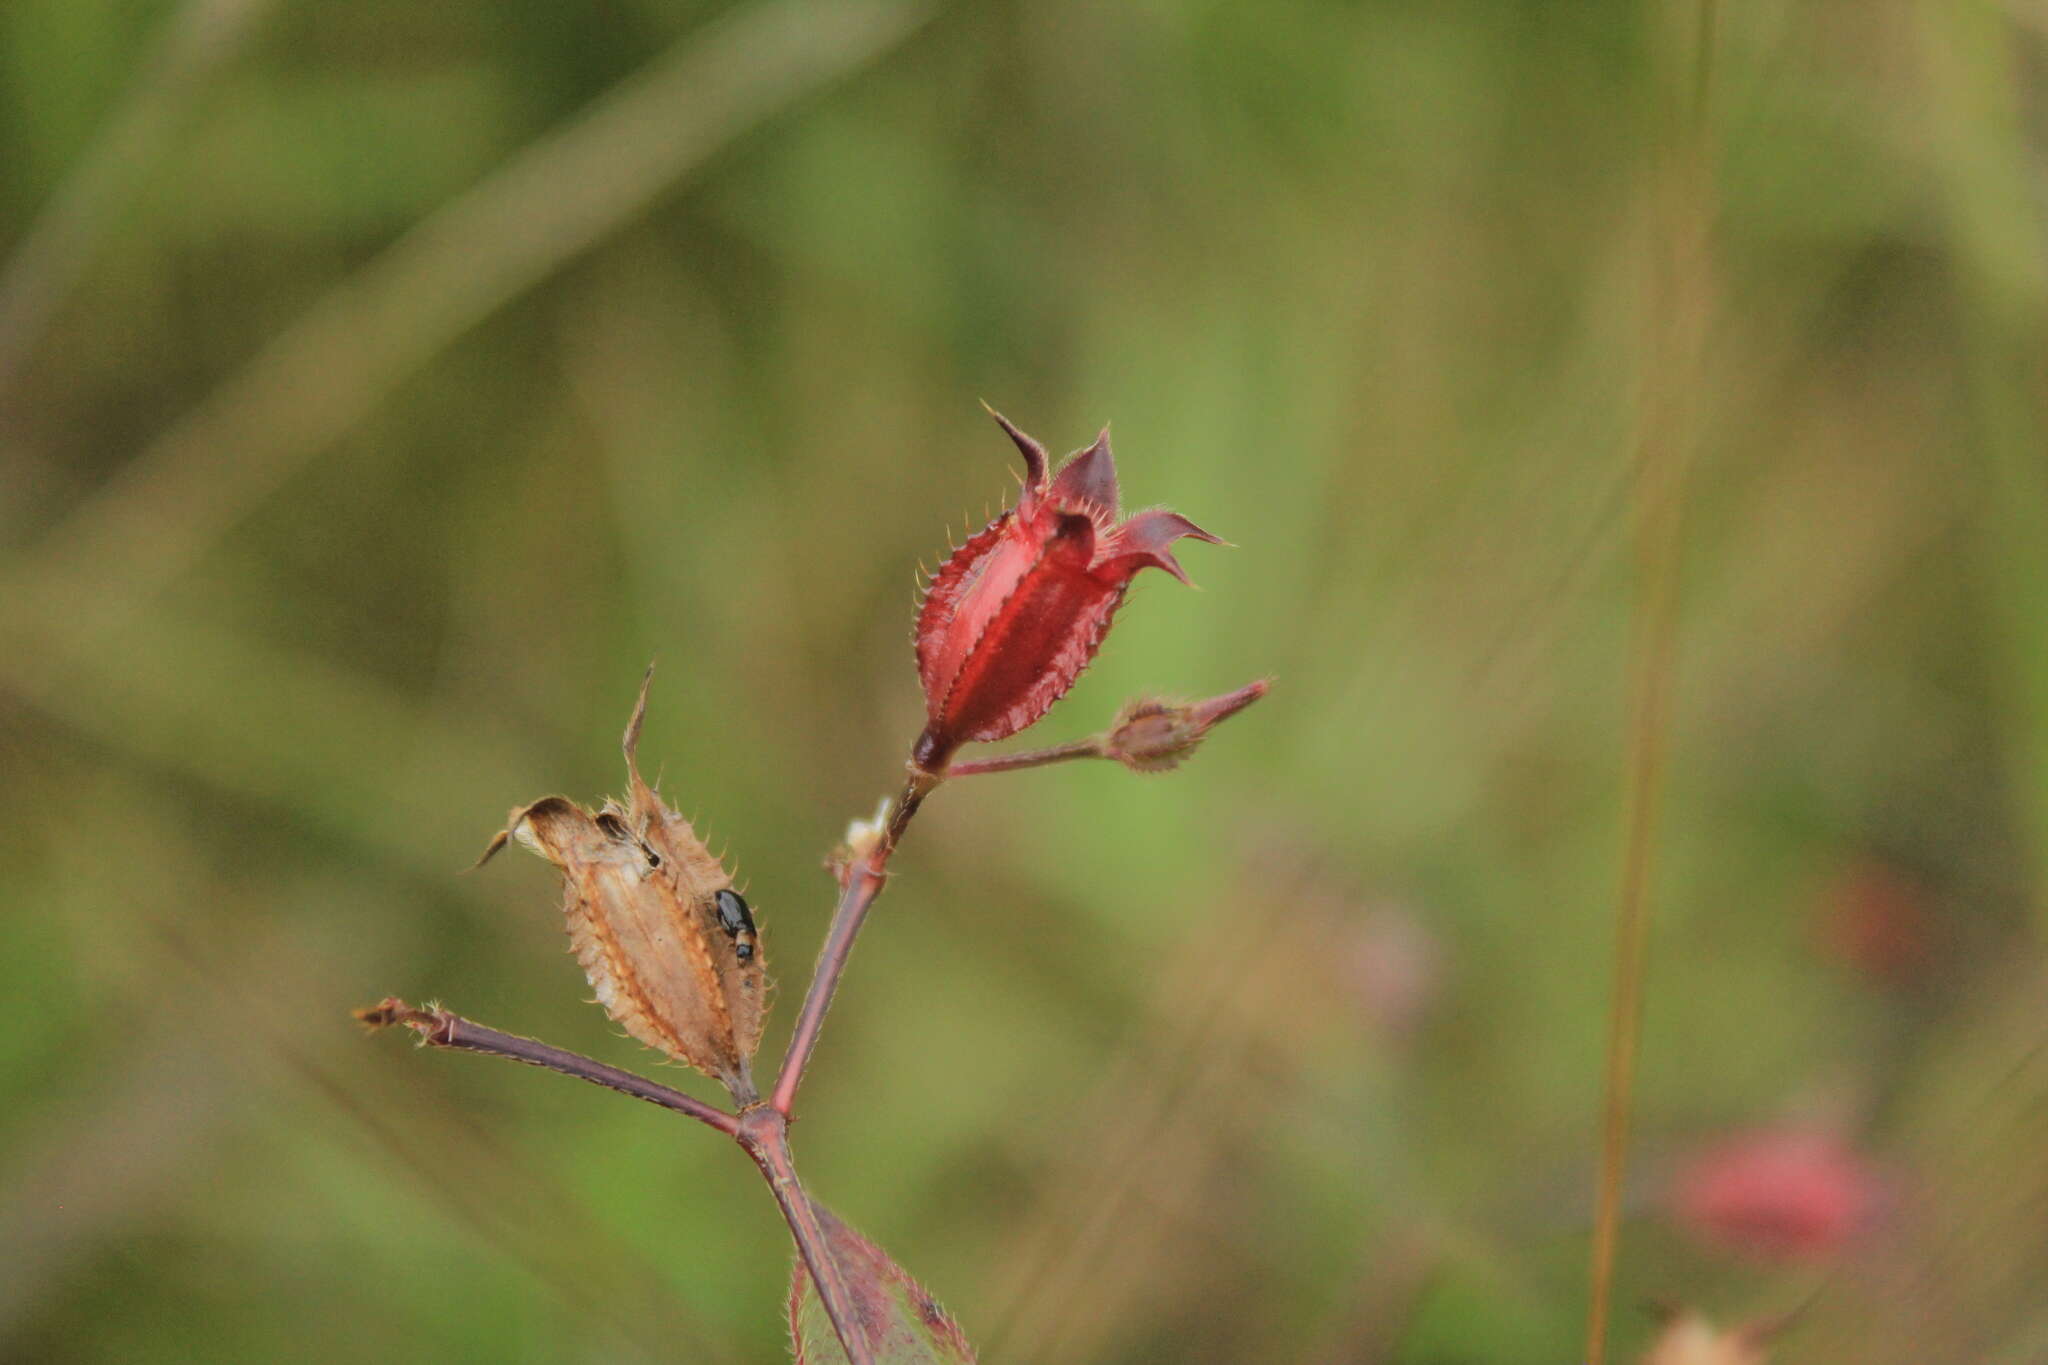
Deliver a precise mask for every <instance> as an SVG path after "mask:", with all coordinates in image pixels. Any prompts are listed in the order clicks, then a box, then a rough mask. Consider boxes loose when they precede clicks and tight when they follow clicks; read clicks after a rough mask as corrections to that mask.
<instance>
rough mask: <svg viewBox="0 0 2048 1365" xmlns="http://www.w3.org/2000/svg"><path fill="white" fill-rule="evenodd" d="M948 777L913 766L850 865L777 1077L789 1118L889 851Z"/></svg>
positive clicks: (777, 1097)
mask: <svg viewBox="0 0 2048 1365" xmlns="http://www.w3.org/2000/svg"><path fill="white" fill-rule="evenodd" d="M943 780H944V775H943V774H935V773H930V772H927V771H925V770H924V769H922V768H918V767H912V768H911V770H910V778H909V780H908V781H906V782H905V783H904V785H903V794H902V795H901V796H899V797H898V798H897V799H896V804H895V806H894V808H893V809H892V810H891V811H890V814H889V824H888V827H887V828H886V829H884V830H883V831H882V834H881V837H880V838H878V839H877V840H876V841H875V842H874V844H873V845H872V846H871V847H870V848H868V849H865V850H857V851H856V853H855V855H854V860H853V862H852V863H851V864H849V865H848V867H847V869H846V874H845V884H844V886H843V888H842V889H841V891H840V893H839V904H838V905H837V906H835V907H834V908H833V910H832V925H831V927H830V928H829V929H827V930H826V931H825V945H824V947H822V948H820V949H819V950H818V965H817V968H816V969H815V970H814V971H813V972H812V973H811V984H810V987H809V989H807V990H806V991H805V992H804V1003H803V1008H802V1010H800V1011H799V1012H798V1013H797V1017H796V1029H795V1031H794V1032H792V1033H791V1034H790V1037H789V1050H788V1051H787V1052H786V1053H784V1054H783V1058H782V1072H781V1074H780V1075H778V1076H777V1077H776V1078H775V1089H774V1091H773V1092H772V1094H771V1096H770V1098H769V1103H770V1104H772V1105H773V1106H774V1107H775V1110H776V1112H777V1113H779V1114H781V1115H782V1116H783V1117H784V1118H788V1117H790V1116H791V1111H792V1109H793V1108H794V1107H795V1105H796V1090H797V1087H798V1086H799V1085H801V1084H802V1083H803V1079H804V1068H805V1067H806V1066H808V1065H809V1064H810V1060H811V1053H812V1051H813V1050H814V1049H815V1048H816V1047H817V1046H818V1034H819V1031H820V1030H821V1029H823V1028H824V1026H825V1011H826V1010H828V1009H830V1008H831V1007H832V993H833V992H834V991H835V990H837V989H838V988H839V978H840V976H841V975H843V974H844V973H845V971H846V963H847V959H848V958H849V957H851V956H852V954H853V941H854V939H856V938H858V937H859V936H860V927H861V924H862V923H863V922H864V921H865V920H866V919H867V915H868V908H869V907H870V906H872V905H873V904H874V903H875V897H877V896H879V895H881V894H882V887H883V885H884V883H886V882H887V881H888V879H889V855H891V854H892V853H894V852H895V851H896V844H897V841H898V840H900V839H901V838H902V837H903V831H904V830H905V829H907V828H909V826H910V819H911V817H912V816H914V815H916V814H917V808H918V807H919V806H920V805H922V804H924V799H925V797H926V796H928V795H930V794H931V792H932V790H933V788H935V787H937V786H938V785H939V783H940V782H942V781H943Z"/></svg>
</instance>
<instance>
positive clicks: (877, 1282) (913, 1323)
mask: <svg viewBox="0 0 2048 1365" xmlns="http://www.w3.org/2000/svg"><path fill="white" fill-rule="evenodd" d="M811 1207H812V1208H813V1209H816V1210H817V1214H818V1224H819V1226H820V1227H822V1228H823V1229H824V1231H825V1241H826V1242H827V1243H828V1244H829V1245H830V1247H831V1256H832V1259H833V1261H834V1262H835V1263H836V1264H837V1265H838V1267H839V1277H840V1278H841V1279H842V1280H844V1281H845V1282H846V1292H847V1294H848V1295H849V1297H851V1298H852V1300H853V1311H854V1315H855V1316H856V1317H857V1318H859V1320H860V1322H861V1325H862V1327H863V1328H865V1329H866V1331H867V1334H868V1341H869V1343H870V1344H871V1345H872V1346H873V1348H874V1353H875V1361H876V1365H973V1362H974V1351H973V1349H972V1348H971V1347H969V1346H968V1344H967V1338H966V1337H964V1336H962V1335H961V1334H960V1328H959V1327H958V1326H957V1325H955V1323H954V1322H953V1319H952V1318H950V1317H948V1316H946V1310H945V1309H943V1308H941V1307H939V1305H938V1302H937V1301H936V1300H935V1299H933V1298H932V1296H931V1295H930V1294H927V1293H926V1292H925V1290H924V1286H923V1285H920V1284H919V1283H918V1282H917V1281H915V1280H913V1279H911V1278H910V1276H909V1274H907V1273H906V1272H905V1271H904V1269H903V1267H902V1266H899V1265H897V1264H896V1263H895V1262H894V1261H892V1260H890V1259H889V1257H888V1254H887V1253H886V1252H884V1251H883V1250H882V1249H881V1248H880V1247H878V1246H876V1245H875V1244H874V1243H873V1242H870V1241H869V1240H868V1239H867V1238H865V1237H863V1236H861V1235H860V1234H859V1233H857V1232H855V1231H854V1230H853V1229H852V1228H850V1227H848V1226H846V1224H844V1223H842V1222H840V1221H839V1220H838V1219H837V1218H836V1217H834V1216H833V1215H832V1211H831V1210H830V1209H827V1208H825V1207H824V1206H823V1205H820V1204H815V1203H814V1204H812V1205H811ZM789 1337H790V1341H791V1342H792V1343H793V1344H794V1346H795V1347H796V1365H844V1362H845V1360H846V1349H845V1348H844V1347H842V1346H841V1345H840V1344H839V1337H838V1335H837V1334H836V1333H834V1332H833V1330H832V1319H831V1318H829V1317H827V1316H826V1314H825V1303H824V1300H822V1299H820V1298H819V1297H818V1291H817V1288H816V1286H814V1285H813V1284H812V1283H811V1272H810V1270H809V1268H808V1267H806V1266H805V1265H804V1260H803V1257H801V1256H799V1257H797V1258H796V1267H795V1269H794V1270H793V1271H792V1273H791V1275H790V1280H789Z"/></svg>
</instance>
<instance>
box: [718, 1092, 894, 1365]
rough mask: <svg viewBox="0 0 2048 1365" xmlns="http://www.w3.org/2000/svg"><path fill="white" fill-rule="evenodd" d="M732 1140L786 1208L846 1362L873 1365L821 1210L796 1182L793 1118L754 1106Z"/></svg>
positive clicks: (791, 1231)
mask: <svg viewBox="0 0 2048 1365" xmlns="http://www.w3.org/2000/svg"><path fill="white" fill-rule="evenodd" d="M734 1136H735V1137H736V1139H737V1140H738V1142H739V1144H740V1146H742V1147H744V1148H745V1149H746V1151H747V1155H748V1156H751V1157H752V1158H754V1164H755V1165H757V1166H759V1167H760V1168H761V1175H762V1178H763V1179H765V1180H766V1181H767V1182H768V1190H769V1192H770V1193H771V1194H773V1195H774V1196H775V1203H776V1206H777V1207H778V1208H780V1209H781V1210H782V1217H783V1221H785V1222H786V1223H788V1224H789V1235H790V1237H791V1238H792V1239H794V1240H795V1242H796V1251H797V1255H799V1256H801V1257H803V1261H804V1267H805V1268H806V1269H807V1270H809V1271H810V1272H811V1283H812V1284H814V1285H816V1286H817V1289H818V1300H819V1302H821V1303H823V1304H824V1305H825V1316H826V1317H828V1318H830V1319H831V1320H832V1330H833V1332H834V1333H836V1334H837V1335H838V1337H839V1344H840V1345H841V1346H843V1347H845V1348H846V1358H847V1360H848V1362H850V1365H874V1353H873V1352H872V1351H871V1350H870V1349H869V1348H868V1338H867V1330H866V1328H865V1327H864V1326H863V1325H862V1323H861V1321H860V1317H859V1315H858V1314H857V1313H856V1312H855V1311H854V1307H853V1296H852V1295H851V1294H849V1293H848V1292H847V1289H846V1281H845V1280H844V1279H843V1278H842V1277H841V1276H840V1274H839V1263H838V1262H837V1261H835V1260H833V1259H832V1246H831V1243H830V1242H828V1241H827V1240H826V1238H825V1230H824V1228H823V1227H821V1226H819V1223H818V1213H817V1210H816V1209H815V1208H813V1207H812V1205H811V1200H810V1196H808V1195H806V1194H805V1193H804V1187H803V1182H802V1181H800V1180H798V1179H797V1174H796V1160H795V1158H794V1157H793V1156H792V1155H791V1154H790V1150H789V1119H788V1118H787V1117H786V1116H785V1115H784V1114H783V1113H782V1111H781V1110H779V1109H775V1108H772V1107H770V1106H768V1105H756V1106H754V1107H753V1108H751V1109H748V1110H747V1111H746V1112H745V1113H743V1114H742V1115H741V1116H740V1123H739V1131H738V1132H737V1133H736V1134H735V1135H734Z"/></svg>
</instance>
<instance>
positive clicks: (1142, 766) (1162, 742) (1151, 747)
mask: <svg viewBox="0 0 2048 1365" xmlns="http://www.w3.org/2000/svg"><path fill="white" fill-rule="evenodd" d="M1266 688H1267V683H1266V681H1265V680H1264V679H1263V678H1262V679H1260V680H1259V681H1257V682H1253V683H1246V684H1245V685H1244V686H1243V687H1240V688H1238V689H1237V690H1236V691H1235V692H1226V693H1224V694H1223V695H1222V696H1220V697H1210V698H1209V699H1208V700H1207V701H1196V702H1165V701H1157V700H1153V699H1149V698H1148V699H1143V700H1139V701H1134V702H1129V703H1127V704H1126V705H1125V706H1124V709H1123V710H1122V711H1121V712H1120V713H1119V714H1118V715H1117V718H1116V723H1115V724H1114V725H1112V726H1110V728H1109V732H1108V733H1107V734H1105V735H1104V736H1103V737H1102V755H1103V757H1105V758H1113V759H1115V760H1116V761H1117V762H1119V763H1121V764H1123V765H1124V766H1125V767H1126V768H1129V769H1130V770H1131V771H1132V772H1139V773H1163V772H1170V771H1171V770H1173V769H1174V768H1178V767H1179V766H1180V765H1181V764H1182V763H1183V762H1184V761H1185V760H1186V759H1187V758H1188V757H1189V755H1191V754H1193V753H1194V752H1195V750H1196V749H1197V748H1199V747H1200V746H1201V743H1202V741H1203V740H1204V739H1206V738H1207V737H1208V734H1209V732H1210V731H1211V730H1213V729H1215V728H1216V726H1218V725H1220V724H1222V723H1223V722H1224V721H1226V720H1228V719H1230V717H1232V716H1234V715H1236V714H1237V713H1238V712H1240V711H1242V710H1244V708H1245V707H1247V706H1250V705H1251V704H1252V703H1253V702H1255V701H1257V700H1258V699H1259V698H1260V697H1263V696H1265V695H1266Z"/></svg>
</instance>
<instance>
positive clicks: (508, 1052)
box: [356, 999, 740, 1139]
mask: <svg viewBox="0 0 2048 1365" xmlns="http://www.w3.org/2000/svg"><path fill="white" fill-rule="evenodd" d="M356 1018H358V1019H360V1020H362V1021H363V1022H364V1023H365V1024H368V1025H369V1026H370V1027H371V1028H385V1027H387V1026H389V1025H392V1024H403V1025H405V1026H406V1027H407V1028H409V1029H411V1030H413V1031H414V1032H415V1033H417V1034H419V1035H420V1042H421V1044H422V1045H423V1046H426V1047H452V1048H455V1049H457V1050H459V1051H463V1052H482V1053H487V1054H489V1055H490V1056H493V1057H510V1058H511V1059H512V1060H513V1061H515V1062H525V1063H527V1064H528V1065H530V1066H538V1067H545V1068H546V1069H547V1070H549V1071H558V1072H560V1073H561V1074H562V1075H564V1076H574V1077H575V1078H576V1079H577V1080H580V1081H589V1082H590V1083H591V1084H592V1085H601V1086H603V1087H604V1088H605V1089H607V1090H616V1091H618V1092H619V1093H620V1094H622V1095H631V1096H632V1097H633V1098H634V1099H636V1100H646V1101H647V1102H648V1103H649V1104H658V1105H660V1106H661V1107H662V1108H664V1109H673V1110H675V1111H676V1112H677V1113H678V1114H687V1115H689V1116H690V1117H691V1118H693V1119H695V1120H697V1122H699V1123H702V1124H705V1125H706V1126H708V1127H712V1128H716V1129H717V1130H718V1131H719V1132H721V1133H723V1134H725V1135H726V1136H727V1137H729V1138H734V1139H737V1138H738V1137H739V1134H740V1121H739V1119H738V1118H737V1117H735V1116H734V1115H732V1114H728V1113H726V1112H725V1111H724V1110H723V1109H720V1108H718V1107H717V1106H716V1105H711V1104H706V1103H705V1102H704V1101H703V1100H700V1099H697V1098H696V1097H695V1096H691V1095H685V1094H684V1093H683V1092H682V1091H680V1090H672V1089H670V1088H669V1087H668V1086H665V1085H659V1084H657V1083H655V1082H654V1081H650V1080H648V1079H647V1078H646V1077H644V1076H636V1075H634V1074H633V1073H632V1072H630V1071H622V1070H620V1069H619V1068H618V1067H615V1066H608V1065H606V1064H605V1063H603V1062H600V1061H597V1060H595V1059H594V1058H590V1057H585V1056H584V1055H583V1054H582V1053H580V1052H570V1051H569V1050H568V1049H566V1048H559V1047H553V1046H551V1045H549V1044H547V1043H543V1042H538V1041H536V1040H535V1039H532V1038H522V1037H520V1036H519V1035H518V1034H516V1033H504V1032H501V1031H499V1030H498V1029H494V1028H488V1027H486V1026H484V1025H483V1024H479V1023H477V1022H475V1021H474V1020H470V1019H465V1018H463V1017H462V1016H461V1015H459V1014H455V1013H453V1012H451V1011H449V1010H443V1009H415V1008H414V1007H413V1006H411V1005H408V1004H406V1003H405V1002H404V1001H403V1000H398V999H387V1000H385V1001H384V1002H383V1003H381V1004H378V1005H375V1006H372V1007H371V1008H369V1009H364V1010H357V1011H356Z"/></svg>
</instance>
